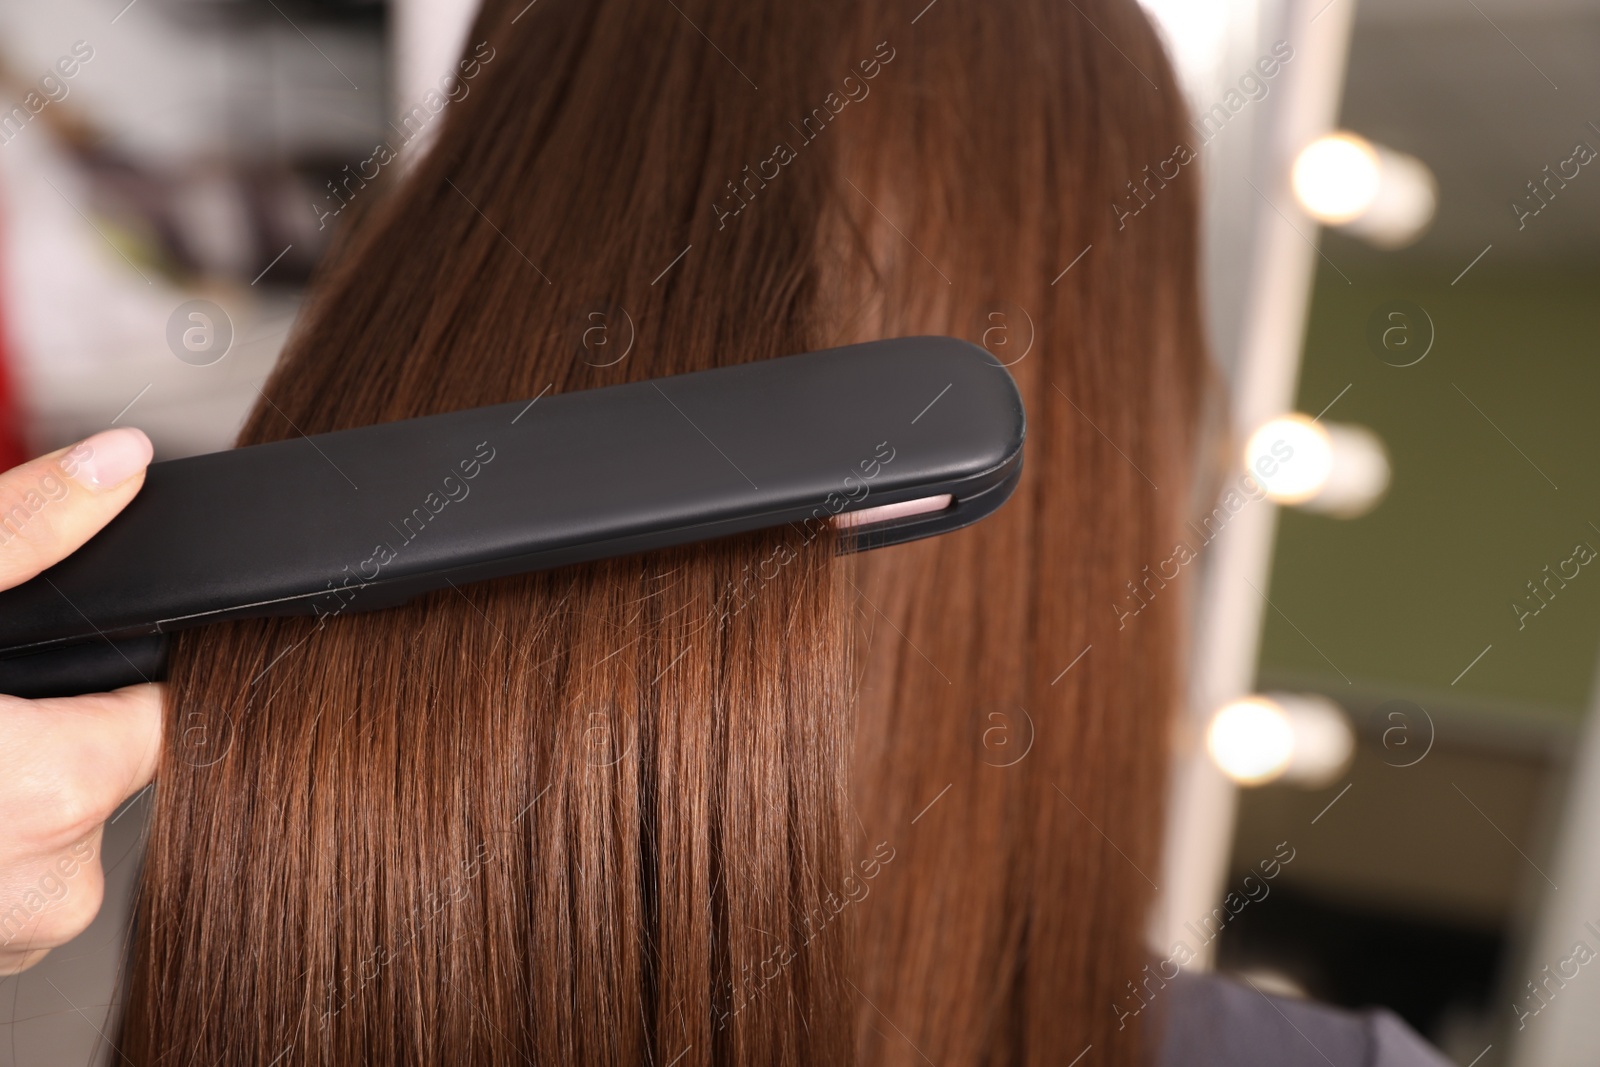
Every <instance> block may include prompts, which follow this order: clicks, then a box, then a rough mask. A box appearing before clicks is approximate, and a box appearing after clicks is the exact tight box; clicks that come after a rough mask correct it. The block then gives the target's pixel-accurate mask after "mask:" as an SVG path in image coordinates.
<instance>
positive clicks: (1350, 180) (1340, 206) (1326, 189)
mask: <svg viewBox="0 0 1600 1067" xmlns="http://www.w3.org/2000/svg"><path fill="white" fill-rule="evenodd" d="M1380 167H1381V164H1380V163H1379V160H1378V153H1377V152H1376V151H1374V150H1373V148H1372V145H1370V144H1368V143H1367V142H1366V141H1365V140H1363V139H1362V138H1360V137H1357V136H1355V135H1354V134H1349V133H1334V134H1329V135H1328V136H1326V137H1319V138H1317V139H1316V140H1315V141H1312V142H1311V143H1310V144H1308V145H1306V146H1305V148H1303V149H1301V150H1300V154H1299V155H1298V156H1296V157H1295V161H1294V170H1293V171H1292V172H1291V175H1290V182H1291V184H1292V185H1293V186H1294V195H1295V198H1296V199H1297V200H1299V201H1300V206H1301V207H1303V208H1305V209H1306V213H1307V214H1309V215H1310V216H1311V217H1312V218H1314V219H1316V220H1318V221H1319V222H1326V223H1329V224H1330V225H1339V224H1340V223H1345V222H1349V221H1351V220H1352V219H1355V218H1357V217H1359V216H1360V215H1361V214H1363V213H1364V212H1365V211H1366V210H1367V209H1368V208H1369V207H1371V206H1372V204H1373V202H1374V201H1375V200H1377V198H1378V182H1379V170H1380Z"/></svg>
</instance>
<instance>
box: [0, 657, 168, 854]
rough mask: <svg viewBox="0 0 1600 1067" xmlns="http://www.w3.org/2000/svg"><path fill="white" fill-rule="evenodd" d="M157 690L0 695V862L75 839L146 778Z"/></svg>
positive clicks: (158, 707) (156, 735) (157, 729)
mask: <svg viewBox="0 0 1600 1067" xmlns="http://www.w3.org/2000/svg"><path fill="white" fill-rule="evenodd" d="M163 692H164V690H163V687H162V686H160V685H157V684H145V685H135V686H129V687H128V688H126V689H119V690H117V691H116V692H114V693H97V694H94V695H92V696H80V697H60V698H51V699H47V700H15V699H10V698H6V699H3V700H0V782H5V783H6V787H5V788H4V789H0V826H5V827H6V828H7V832H6V833H5V834H4V835H0V866H4V865H5V864H6V863H7V862H8V861H9V862H16V861H18V860H21V859H25V858H28V857H37V856H45V855H51V854H53V853H55V852H58V851H60V850H61V849H63V848H67V847H70V846H71V845H72V844H73V843H74V842H77V841H81V840H82V839H83V838H85V837H86V836H88V835H89V834H90V833H91V832H92V831H93V830H94V829H95V827H97V826H99V825H100V824H101V823H103V822H105V821H106V819H107V818H109V817H110V816H111V814H112V813H113V812H114V811H116V809H117V807H118V806H119V805H120V804H121V803H122V802H123V801H124V800H126V799H127V798H128V797H130V796H132V795H133V794H135V793H137V792H138V791H139V790H141V789H143V788H144V787H145V786H147V785H148V784H150V780H151V778H153V777H154V775H155V770H156V766H157V762H158V760H159V758H160V754H161V722H162V697H163Z"/></svg>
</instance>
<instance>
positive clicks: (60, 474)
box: [0, 429, 161, 975]
mask: <svg viewBox="0 0 1600 1067" xmlns="http://www.w3.org/2000/svg"><path fill="white" fill-rule="evenodd" d="M149 462H150V441H149V439H148V438H146V437H145V435H144V434H142V433H140V432H139V431H138V430H133V429H119V430H107V431H106V432H104V433H98V434H95V435H94V436H93V437H91V438H89V439H88V440H86V441H82V442H80V443H78V444H77V445H74V446H73V447H71V448H64V449H62V450H61V451H59V452H55V453H52V454H51V455H48V456H45V457H44V458H42V459H36V460H34V461H33V462H31V463H24V464H23V465H22V466H20V467H17V468H16V469H14V470H10V471H7V472H5V473H4V474H0V589H10V588H11V587H12V586H14V585H20V584H22V583H23V582H25V581H27V580H28V579H29V578H32V577H33V576H34V575H36V574H38V573H39V572H40V571H42V570H44V569H45V568H46V567H49V566H50V565H51V564H53V563H57V562H59V561H60V560H62V559H64V558H66V557H67V556H69V555H71V554H72V553H73V552H75V551H76V550H77V549H78V547H79V546H80V545H82V544H83V543H84V542H85V541H87V540H89V538H90V537H93V536H94V534H95V533H96V532H97V531H99V529H100V528H101V527H102V526H104V525H105V524H106V523H107V522H109V521H110V520H111V519H112V517H113V516H115V515H116V514H117V512H119V511H121V510H122V509H123V508H124V507H126V506H127V504H128V501H130V500H132V499H133V498H134V495H135V494H137V493H138V492H139V488H140V487H141V486H142V485H144V470H145V466H146V464H148V463H149ZM160 750H161V687H160V686H158V685H136V686H131V687H129V688H127V689H119V690H117V691H116V692H115V693H101V694H96V695H93V696H81V697H70V698H65V699H53V700H19V699H18V698H16V697H8V696H0V975H5V974H15V973H16V972H18V971H21V970H25V969H27V968H28V967H31V966H33V965H34V964H35V963H38V962H39V960H40V959H42V958H43V957H44V955H45V953H46V952H48V951H49V950H50V949H52V948H56V947H59V946H61V945H64V944H66V943H67V942H68V941H70V940H72V939H73V938H74V937H76V936H77V935H79V934H81V933H82V932H83V931H84V929H85V928H86V927H87V926H88V925H89V921H90V920H91V919H93V918H94V916H95V913H96V912H97V911H99V910H100V898H101V895H102V893H103V892H104V889H105V875H104V872H103V871H102V870H101V867H100V837H101V833H102V831H103V830H104V828H105V826H104V824H105V821H106V819H107V818H109V817H110V816H111V813H112V812H114V811H115V810H116V809H117V807H118V805H120V804H121V803H122V802H123V801H124V800H125V799H127V798H128V797H129V796H132V795H133V794H134V793H137V792H138V791H139V790H141V789H143V788H144V787H145V785H146V784H148V783H149V781H150V777H151V775H152V774H154V773H155V768H156V756H157V754H158V753H159V752H160Z"/></svg>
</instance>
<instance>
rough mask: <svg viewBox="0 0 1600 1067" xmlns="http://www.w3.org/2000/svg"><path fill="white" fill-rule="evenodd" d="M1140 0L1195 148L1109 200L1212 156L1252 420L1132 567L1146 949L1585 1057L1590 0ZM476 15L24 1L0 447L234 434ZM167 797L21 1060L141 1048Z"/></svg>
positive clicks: (423, 7) (8, 1036)
mask: <svg viewBox="0 0 1600 1067" xmlns="http://www.w3.org/2000/svg"><path fill="white" fill-rule="evenodd" d="M535 2H537V0H535ZM922 2H923V0H912V2H911V3H910V4H909V5H908V6H909V7H912V8H915V7H918V6H920V5H921V3H922ZM936 2H943V3H965V2H972V0H936ZM1063 2H1064V3H1066V2H1070V0H1063ZM1143 2H1144V4H1145V6H1146V8H1147V10H1148V11H1149V12H1150V14H1151V15H1152V16H1153V17H1154V18H1155V19H1156V20H1157V22H1158V23H1159V24H1160V25H1161V27H1162V29H1163V32H1164V33H1165V35H1166V37H1167V40H1168V43H1169V45H1170V47H1171V50H1172V52H1173V54H1174V56H1175V58H1176V60H1177V62H1178V64H1179V67H1180V69H1181V71H1182V74H1183V77H1184V80H1185V84H1186V90H1187V93H1188V96H1189V98H1190V103H1191V108H1192V110H1193V113H1194V115H1195V121H1194V123H1193V127H1192V132H1193V136H1192V138H1191V140H1190V142H1189V144H1188V146H1186V147H1187V148H1188V149H1189V150H1190V152H1191V153H1192V155H1193V161H1192V162H1185V161H1184V160H1182V159H1180V158H1175V159H1172V160H1163V161H1154V160H1153V161H1151V162H1152V166H1151V168H1147V170H1146V172H1145V173H1143V174H1139V175H1129V179H1130V182H1129V186H1128V196H1127V197H1126V198H1125V199H1124V200H1123V201H1122V202H1120V203H1119V204H1108V205H1107V208H1106V209H1107V211H1111V212H1116V213H1118V214H1119V215H1121V214H1122V213H1126V212H1133V211H1135V210H1136V209H1137V208H1138V207H1139V205H1140V203H1141V202H1142V201H1144V200H1147V199H1149V198H1150V197H1154V196H1159V195H1160V190H1161V189H1162V188H1164V187H1165V185H1164V183H1165V182H1169V181H1197V180H1198V181H1200V182H1202V183H1203V190H1204V200H1205V204H1206V218H1205V224H1206V258H1207V269H1208V279H1207V284H1208V291H1207V294H1206V296H1207V305H1208V312H1209V319H1210V322H1209V328H1210V331H1211V341H1212V345H1213V348H1214V352H1215V358H1216V360H1217V362H1218V364H1219V365H1220V367H1221V368H1222V370H1223V371H1224V374H1225V376H1226V378H1227V380H1228V383H1229V391H1230V394H1231V403H1232V411H1231V413H1230V416H1229V418H1230V427H1229V429H1230V432H1231V439H1232V442H1233V443H1232V445H1231V448H1232V454H1231V456H1230V462H1231V464H1232V466H1231V473H1230V474H1229V475H1228V476H1227V478H1225V479H1224V483H1223V485H1222V486H1221V497H1220V499H1218V500H1215V501H1211V500H1207V501H1197V502H1196V519H1195V522H1194V523H1193V525H1192V527H1191V532H1192V535H1193V536H1192V537H1191V538H1189V539H1188V541H1187V543H1186V544H1185V545H1184V546H1182V547H1183V548H1184V550H1185V551H1182V552H1179V551H1177V549H1178V546H1175V552H1174V556H1173V557H1171V558H1170V559H1167V560H1160V561H1152V565H1151V567H1150V568H1148V569H1147V572H1146V573H1145V574H1142V575H1138V576H1129V577H1130V582H1129V586H1128V597H1127V599H1126V600H1125V601H1124V602H1122V603H1120V604H1115V605H1112V604H1108V605H1106V608H1105V610H1107V611H1108V612H1116V613H1118V614H1119V615H1120V614H1123V613H1126V612H1133V611H1137V610H1138V608H1139V607H1140V605H1141V604H1142V603H1143V602H1144V601H1145V600H1147V599H1148V598H1149V597H1151V596H1153V595H1155V592H1156V591H1157V590H1159V588H1160V586H1161V583H1162V581H1163V575H1165V577H1166V578H1167V579H1170V578H1171V577H1172V576H1173V575H1174V574H1176V573H1177V568H1180V567H1182V568H1185V569H1188V568H1192V573H1193V575H1194V577H1195V579H1196V580H1197V582H1198V591H1199V593H1200V595H1199V596H1198V597H1197V598H1196V603H1195V612H1196V618H1195V642H1194V647H1193V649H1192V656H1193V672H1192V673H1193V689H1192V692H1191V695H1190V700H1189V707H1188V709H1187V713H1186V715H1185V717H1184V719H1183V721H1182V723H1181V728H1180V730H1179V736H1178V744H1177V757H1176V759H1175V762H1174V766H1173V770H1172V794H1173V803H1172V815H1171V817H1170V824H1171V833H1170V835H1169V837H1170V843H1169V847H1168V853H1167V856H1166V859H1165V866H1164V870H1163V872H1162V876H1161V877H1160V879H1159V881H1160V887H1161V910H1160V913H1159V914H1158V915H1156V916H1155V917H1154V918H1153V921H1152V929H1151V943H1152V948H1153V949H1155V950H1156V951H1157V952H1158V953H1159V954H1161V955H1163V956H1172V957H1175V958H1178V959H1188V960H1189V965H1190V966H1194V967H1215V968H1220V969H1224V970H1228V971H1233V972H1240V973H1244V974H1246V975H1248V976H1249V977H1250V978H1251V979H1252V980H1254V981H1255V982H1257V984H1259V985H1261V986H1262V988H1270V989H1274V990H1278V991H1289V992H1295V991H1299V992H1302V993H1304V994H1305V995H1308V996H1313V997H1317V998H1320V999H1323V1000H1327V1001H1331V1002H1333V1003H1337V1004H1342V1005H1347V1006H1350V1007H1364V1006H1370V1005H1383V1006H1387V1007H1389V1008H1391V1009H1393V1010H1394V1011H1396V1012H1398V1013H1399V1014H1400V1015H1402V1016H1404V1017H1405V1018H1406V1019H1407V1020H1408V1021H1409V1022H1410V1023H1411V1024H1412V1025H1413V1026H1415V1027H1416V1028H1417V1029H1418V1030H1420V1031H1421V1032H1422V1033H1423V1034H1424V1035H1425V1036H1427V1037H1428V1038H1429V1039H1430V1040H1432V1041H1433V1042H1435V1043H1436V1044H1437V1045H1438V1046H1439V1047H1440V1048H1442V1049H1443V1050H1444V1051H1445V1052H1446V1053H1447V1054H1448V1055H1449V1056H1450V1057H1451V1058H1452V1059H1453V1060H1454V1061H1455V1062H1457V1063H1458V1064H1461V1065H1463V1067H1498V1065H1513V1064H1514V1065H1517V1067H1557V1065H1563V1067H1564V1065H1569V1064H1592V1063H1594V1062H1596V1061H1597V1058H1600V1054H1597V1053H1596V1052H1595V1050H1596V1049H1600V729H1597V728H1596V726H1597V724H1600V719H1596V716H1595V714H1594V705H1595V703H1596V684H1595V677H1596V661H1597V652H1600V567H1597V568H1596V569H1595V571H1594V572H1591V571H1590V569H1589V565H1590V564H1591V563H1592V562H1593V561H1594V560H1595V559H1596V558H1597V556H1600V464H1597V463H1596V462H1595V459H1594V457H1595V456H1596V455H1600V417H1597V413H1596V407H1597V405H1600V361H1597V360H1596V358H1595V355H1596V348H1597V339H1600V257H1597V256H1596V254H1595V253H1596V250H1597V249H1600V166H1591V165H1590V164H1591V163H1593V162H1594V161H1595V160H1596V158H1597V155H1600V63H1597V62H1596V60H1597V58H1600V0H1364V2H1358V0H1143ZM530 6H531V5H530ZM470 14H471V4H470V3H467V2H465V0H392V2H390V3H383V2H378V0H372V2H360V0H343V2H340V0H132V2H131V3H130V2H128V0H53V2H51V3H48V4H43V3H30V4H21V3H14V4H7V5H4V6H0V460H3V461H4V465H6V466H9V465H10V464H11V463H13V462H15V461H18V460H20V459H22V458H23V457H25V456H27V455H31V454H35V453H38V452H41V451H44V450H46V449H51V448H55V447H58V446H61V445H63V444H66V443H69V442H71V441H72V440H75V439H76V438H78V437H81V436H84V435H87V434H89V433H92V432H93V431H95V430H98V429H102V428H104V427H106V426H108V425H111V424H120V423H131V424H136V425H138V426H140V427H141V428H143V429H145V430H146V431H147V432H148V433H150V435H151V437H152V438H153V439H154V441H155V443H156V448H157V453H158V458H173V457H176V456H181V455H187V454H192V453H196V452H204V451H211V450H214V449H218V448H223V447H226V446H227V445H228V444H229V443H230V442H231V439H232V437H233V434H234V432H235V431H236V429H237V427H238V425H239V423H240V421H241V419H242V417H243V415H244V413H245V412H246V410H247V409H248V408H249V406H250V405H251V404H252V403H254V402H255V401H256V399H257V395H258V393H257V389H258V387H259V385H260V384H261V382H262V381H263V379H264V377H265V375H266V373H267V371H268V369H269V368H270V366H271V365H272V362H273V360H274V359H275V357H276V355H277V352H278V350H279V348H280V347H281V345H282V343H283V341H284V339H285V336H286V334H287V332H288V330H289V328H290V326H291V324H292V323H293V321H294V317H295V313H296V310H297V308H298V306H299V301H300V295H301V292H302V290H303V287H304V286H305V284H306V282H307V280H308V278H309V277H310V276H311V273H312V271H313V270H314V268H315V266H316V264H317V261H318V259H319V257H320V256H321V255H322V253H323V251H324V250H325V249H326V248H327V246H328V242H329V240H330V238H331V237H332V236H333V234H334V233H336V232H337V230H338V227H339V226H340V225H341V224H343V223H345V222H347V221H348V220H349V219H350V218H351V217H354V216H356V215H358V214H359V213H360V212H361V211H363V210H365V209H366V208H367V207H369V206H370V204H371V203H372V201H373V200H375V199H376V198H377V197H380V196H381V195H382V194H383V189H384V188H385V185H386V184H392V183H393V182H394V180H395V178H396V177H397V176H398V175H399V174H400V173H402V172H403V171H404V169H405V168H406V166H407V165H408V163H407V161H408V160H410V159H412V158H415V156H416V155H417V154H418V153H420V152H423V151H426V148H427V144H428V142H429V138H430V135H431V131H432V130H433V129H434V128H435V125H434V124H436V123H437V122H439V121H440V120H441V118H442V115H443V113H444V111H445V110H446V109H447V108H448V107H449V106H450V103H451V102H452V100H453V99H454V100H458V99H460V98H461V96H462V94H464V93H467V92H470V91H472V83H471V76H470V74H468V73H466V71H464V70H463V69H462V68H461V67H460V65H459V64H458V63H457V59H458V57H459V55H460V54H461V50H462V45H463V44H464V43H466V42H465V35H466V30H467V25H466V24H467V19H468V18H469V17H470ZM1108 47H1115V42H1108ZM496 61H499V62H512V63H514V62H516V61H517V60H516V58H515V57H497V60H496ZM1016 310H1017V309H1015V308H1001V309H997V311H996V314H997V315H998V316H1000V318H1001V320H1004V321H1005V329H1002V330H1000V331H998V332H996V331H993V330H992V329H990V330H985V331H984V332H983V333H982V334H981V335H979V333H978V331H977V329H975V330H974V336H973V337H972V338H971V340H974V341H977V342H980V343H986V344H990V345H991V346H993V345H997V344H1008V343H1009V344H1015V343H1017V342H1018V340H1019V338H1017V337H1015V336H1011V335H1010V333H1014V331H1015V330H1021V329H1025V328H1026V327H1025V323H1024V322H1023V321H1021V320H1016V321H1013V320H1014V319H1015V311H1016ZM1008 316H1010V318H1008ZM992 321H1000V320H992ZM1007 358H1012V357H1010V356H1009V355H1008V357H1007ZM142 805H143V801H142V800H136V801H135V802H133V803H132V804H131V805H130V806H129V808H128V809H126V810H125V811H124V812H123V813H122V814H121V815H119V816H118V818H117V820H116V821H115V822H114V823H113V824H112V825H111V826H110V827H109V830H108V838H107V842H106V846H105V862H106V865H107V867H108V868H109V878H108V893H107V902H106V906H105V908H104V910H103V911H102V914H101V915H100V917H99V918H98V919H97V920H96V922H95V924H94V926H93V927H92V928H91V929H90V930H89V931H88V933H86V934H85V935H84V936H83V937H81V938H80V939H79V940H78V941H77V942H75V943H74V944H73V945H71V946H68V947H67V948H65V949H62V950H59V951H57V952H55V953H53V954H52V955H51V956H50V957H49V958H48V959H47V960H46V961H45V962H44V963H43V964H42V965H40V966H39V967H37V968H35V969H34V970H32V971H29V972H26V973H25V974H23V975H21V976H19V977H14V978H8V979H5V980H3V981H0V1063H16V1064H39V1063H66V1062H83V1063H107V1064H110V1063H115V1062H116V1061H117V1057H116V1054H115V1053H114V1052H113V1051H112V1050H111V1049H110V1048H109V1046H108V1044H107V1042H106V1040H105V1038H104V1033H105V1032H109V1027H108V1026H107V1025H106V1023H105V1020H106V1016H107V1012H108V1011H109V1010H110V1005H111V1003H112V1000H113V990H114V986H115V982H116V978H117V976H116V970H117V961H118V959H119V958H120V952H121V945H122V942H123V939H124V936H125V933H126V929H127V925H128V923H129V921H130V918H131V901H130V899H129V896H128V894H129V888H130V886H131V879H132V876H133V874H134V872H135V867H136V865H137V862H138V851H137V843H138V838H139V833H140V831H141V827H142V820H143V817H144V812H143V807H142ZM1179 946H1182V951H1181V952H1179V951H1178V949H1179ZM1591 964H1594V965H1592V966H1591ZM1108 1010H1109V1009H1108Z"/></svg>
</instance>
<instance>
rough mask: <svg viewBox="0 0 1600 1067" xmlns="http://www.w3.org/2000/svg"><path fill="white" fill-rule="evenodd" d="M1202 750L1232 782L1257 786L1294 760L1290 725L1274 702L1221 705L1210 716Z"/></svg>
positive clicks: (1257, 700) (1260, 700) (1261, 699)
mask: <svg viewBox="0 0 1600 1067" xmlns="http://www.w3.org/2000/svg"><path fill="white" fill-rule="evenodd" d="M1206 750H1207V751H1208V752H1210V753H1211V758H1212V759H1213V760H1214V761H1215V762H1216V764H1217V766H1218V767H1220V768H1221V769H1222V773H1223V774H1226V775H1227V776H1228V777H1229V778H1232V779H1233V780H1234V781H1235V782H1238V783H1239V784H1240V785H1261V784H1262V783H1264V782H1270V781H1271V780H1272V779H1274V778H1276V777H1278V776H1279V775H1281V774H1282V773H1283V772H1284V771H1285V770H1286V769H1287V768H1288V766H1289V761H1290V760H1291V759H1292V758H1293V757H1294V726H1293V724H1292V723H1291V722H1290V721H1289V716H1288V714H1287V713H1286V712H1285V711H1284V710H1283V708H1281V707H1279V706H1278V704H1276V703H1275V702H1273V701H1271V700H1267V699H1266V698H1264V697H1245V698H1244V699H1242V700H1235V701H1233V702H1232V703H1229V704H1225V705H1223V707H1222V708H1220V709H1218V711H1217V713H1216V714H1215V715H1213V716H1212V717H1211V725H1210V726H1209V727H1207V729H1206Z"/></svg>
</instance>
